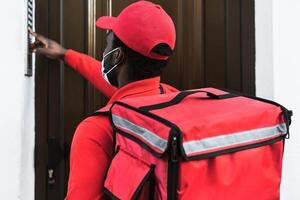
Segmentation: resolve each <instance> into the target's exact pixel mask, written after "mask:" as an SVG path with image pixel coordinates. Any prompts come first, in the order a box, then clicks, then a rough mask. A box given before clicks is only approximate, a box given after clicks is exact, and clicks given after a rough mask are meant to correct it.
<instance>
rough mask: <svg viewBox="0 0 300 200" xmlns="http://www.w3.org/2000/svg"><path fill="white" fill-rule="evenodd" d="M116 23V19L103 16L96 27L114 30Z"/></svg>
mask: <svg viewBox="0 0 300 200" xmlns="http://www.w3.org/2000/svg"><path fill="white" fill-rule="evenodd" d="M115 22H116V17H109V16H103V17H99V18H98V19H97V21H96V26H97V27H99V28H102V29H105V30H112V29H113V26H114V24H115Z"/></svg>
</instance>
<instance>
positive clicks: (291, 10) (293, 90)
mask: <svg viewBox="0 0 300 200" xmlns="http://www.w3.org/2000/svg"><path fill="white" fill-rule="evenodd" d="M255 3H256V90H257V95H258V96H263V97H267V98H268V97H273V99H274V100H275V101H277V102H279V103H281V104H283V105H285V106H286V107H287V108H289V109H292V110H293V111H294V116H293V122H292V126H291V130H290V132H291V138H290V139H289V140H287V141H286V148H285V155H284V163H283V177H282V184H281V199H283V200H299V199H300V192H299V189H300V187H299V183H300V134H299V131H300V114H299V113H300V94H299V91H300V89H299V88H300V51H299V48H300V26H299V24H300V22H299V20H300V1H299V0H284V1H283V0H273V1H272V0H256V2H255ZM270 40H271V41H272V42H270Z"/></svg>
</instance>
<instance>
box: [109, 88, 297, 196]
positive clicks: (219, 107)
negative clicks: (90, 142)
mask: <svg viewBox="0 0 300 200" xmlns="http://www.w3.org/2000/svg"><path fill="white" fill-rule="evenodd" d="M109 115H110V121H111V124H112V127H113V129H114V131H115V133H116V135H115V147H116V153H115V156H114V158H113V160H112V162H111V165H110V167H109V169H108V172H107V176H106V180H105V184H104V187H105V192H106V194H107V195H108V196H110V197H111V198H112V199H122V200H127V199H159V200H167V199H168V200H170V199H172V200H173V199H182V200H187V199H201V200H229V199H230V200H248V199H249V200H250V199H251V200H252V199H255V200H276V199H279V198H280V182H281V171H282V157H283V150H284V141H285V138H287V137H288V136H289V125H290V123H291V116H292V112H291V111H289V110H287V109H286V108H284V107H283V106H281V105H279V104H278V103H275V102H272V101H269V100H266V99H261V98H258V97H249V96H246V95H244V94H238V93H233V92H228V91H227V90H226V91H225V90H219V89H215V88H203V89H198V90H189V91H182V92H176V93H169V94H162V95H155V96H147V97H138V98H131V99H130V98H128V99H124V100H121V101H117V102H115V103H114V104H113V105H112V106H111V108H110V111H109Z"/></svg>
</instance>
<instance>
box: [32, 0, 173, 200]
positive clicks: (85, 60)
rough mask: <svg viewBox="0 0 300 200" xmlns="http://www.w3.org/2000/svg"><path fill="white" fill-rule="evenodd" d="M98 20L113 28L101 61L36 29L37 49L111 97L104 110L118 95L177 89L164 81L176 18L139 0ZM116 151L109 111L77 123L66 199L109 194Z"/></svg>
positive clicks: (118, 98)
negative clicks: (106, 185) (108, 181)
mask: <svg viewBox="0 0 300 200" xmlns="http://www.w3.org/2000/svg"><path fill="white" fill-rule="evenodd" d="M96 25H97V26H98V27H99V28H102V29H105V30H109V31H108V34H107V46H106V48H105V51H104V54H103V59H102V62H101V63H100V62H98V61H96V60H95V59H93V58H90V57H88V56H87V55H84V54H80V53H78V52H75V51H73V50H65V49H64V48H63V47H62V46H60V45H59V44H58V43H56V42H54V41H52V40H49V39H47V38H45V37H43V36H40V35H37V34H35V35H36V37H37V41H38V42H41V43H42V44H43V47H39V48H36V49H35V51H36V52H37V53H40V54H43V55H46V56H48V57H50V58H53V59H64V60H65V62H66V63H67V64H68V65H70V66H71V67H73V68H74V69H75V70H77V71H78V72H79V73H81V74H82V75H83V76H84V77H85V78H87V79H88V80H89V81H90V82H92V84H94V85H95V86H96V87H97V88H98V89H99V90H100V91H101V92H103V94H104V95H105V96H107V97H109V98H110V100H109V102H108V104H107V106H105V107H104V108H102V109H100V110H99V111H100V113H101V111H107V110H108V108H109V106H110V105H111V104H112V102H114V101H116V100H120V99H123V98H132V97H138V96H147V95H155V94H162V93H168V92H174V91H177V90H176V89H175V88H173V87H171V86H169V85H166V84H162V83H160V75H161V73H162V69H163V68H164V67H165V66H166V65H167V63H168V59H169V57H170V55H171V54H172V51H173V50H174V46H175V38H176V33H175V27H174V23H173V21H172V19H171V18H170V16H169V15H168V14H167V13H166V12H165V11H164V10H163V9H162V7H161V6H160V5H157V4H153V3H151V2H147V1H138V2H136V3H133V4H131V5H129V6H128V7H126V8H125V9H124V10H123V11H122V12H121V13H120V14H119V16H118V17H108V16H103V17H100V18H99V19H98V20H97V22H96ZM101 74H102V76H101ZM113 151H114V147H113V131H112V128H111V126H110V123H109V119H108V117H107V116H106V115H105V114H99V115H94V116H91V117H88V118H86V119H85V120H83V121H82V122H81V123H80V124H79V125H78V127H77V129H76V132H75V134H74V137H73V141H72V147H71V155H70V176H69V183H68V193H67V196H66V199H67V200H73V199H74V200H75V199H76V200H81V199H84V200H88V199H105V198H106V196H105V194H104V192H103V190H104V188H103V185H104V180H105V175H106V172H107V169H108V167H109V163H110V161H111V159H112V156H113V153H114V152H113ZM129 170H130V169H129Z"/></svg>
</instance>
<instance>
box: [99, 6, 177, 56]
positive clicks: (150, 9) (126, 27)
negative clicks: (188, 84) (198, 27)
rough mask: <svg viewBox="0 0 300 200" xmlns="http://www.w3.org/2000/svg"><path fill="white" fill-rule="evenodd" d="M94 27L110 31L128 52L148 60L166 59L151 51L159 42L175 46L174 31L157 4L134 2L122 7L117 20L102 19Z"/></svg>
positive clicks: (166, 15) (114, 18)
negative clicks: (138, 54)
mask: <svg viewBox="0 0 300 200" xmlns="http://www.w3.org/2000/svg"><path fill="white" fill-rule="evenodd" d="M96 25H97V26H98V27H100V28H102V29H106V30H112V31H113V32H114V34H115V35H116V36H117V37H118V38H119V39H120V40H121V41H122V42H123V43H124V44H125V45H126V46H128V47H129V48H131V49H132V50H134V51H136V52H138V53H140V54H142V55H144V56H146V57H149V58H152V59H157V60H166V59H168V57H169V56H163V55H159V54H157V53H155V52H152V51H151V50H152V49H153V48H154V47H155V46H156V45H158V44H160V43H166V44H168V45H169V46H170V48H171V49H172V50H174V47H175V40H176V31H175V26H174V23H173V21H172V19H171V17H170V16H169V15H168V14H167V13H166V12H165V11H164V9H163V8H162V7H161V6H160V5H157V4H154V3H151V2H148V1H138V2H135V3H133V4H131V5H129V6H128V7H126V8H125V9H124V10H123V11H122V12H121V13H120V14H119V16H118V17H109V16H103V17H100V18H99V19H97V22H96Z"/></svg>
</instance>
